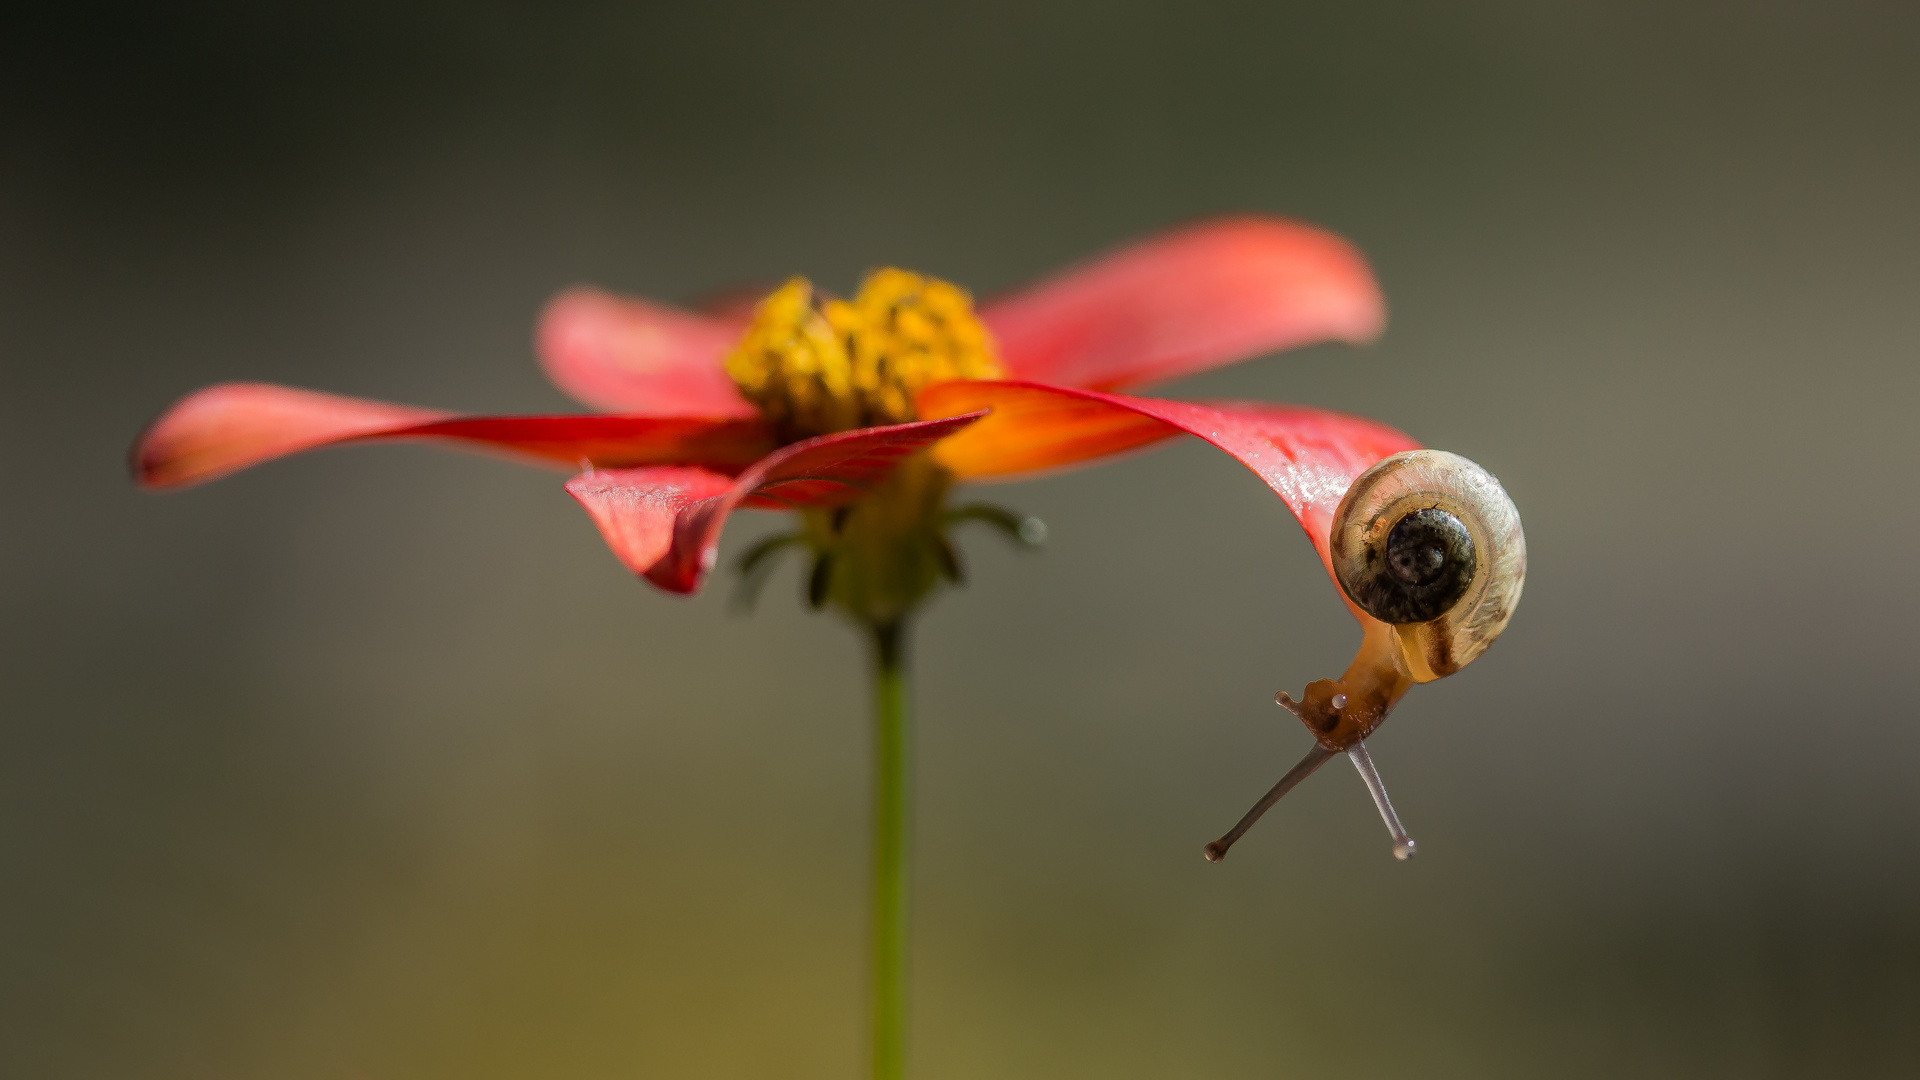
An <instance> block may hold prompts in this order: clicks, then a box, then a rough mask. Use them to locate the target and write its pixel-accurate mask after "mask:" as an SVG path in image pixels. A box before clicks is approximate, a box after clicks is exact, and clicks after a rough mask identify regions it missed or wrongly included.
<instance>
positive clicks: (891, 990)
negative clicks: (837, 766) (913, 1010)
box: [872, 622, 912, 1080]
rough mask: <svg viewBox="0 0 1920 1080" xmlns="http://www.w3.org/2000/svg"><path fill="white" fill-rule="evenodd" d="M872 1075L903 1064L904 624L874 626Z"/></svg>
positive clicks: (879, 1078) (896, 1075)
mask: <svg viewBox="0 0 1920 1080" xmlns="http://www.w3.org/2000/svg"><path fill="white" fill-rule="evenodd" d="M873 701H874V745H873V750H874V753H873V916H872V917H873V974H872V979H873V1076H874V1080H901V1078H902V1077H904V1076H905V1075H906V1064H907V941H908V937H907V905H908V899H909V896H908V892H909V889H908V886H909V881H908V879H909V864H910V859H909V850H910V846H911V845H910V837H909V825H910V821H909V816H910V807H909V804H908V799H909V795H908V790H909V785H910V783H911V772H912V765H911V750H912V747H911V744H910V733H909V731H908V727H907V660H906V626H905V624H904V623H902V622H892V623H886V624H884V625H875V626H874V627H873Z"/></svg>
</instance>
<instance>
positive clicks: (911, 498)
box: [133, 217, 1417, 625]
mask: <svg viewBox="0 0 1920 1080" xmlns="http://www.w3.org/2000/svg"><path fill="white" fill-rule="evenodd" d="M1383 318H1384V310H1383V305H1382V302H1381V299H1380V293H1379V290H1378V288H1377V286H1376V285H1375V283H1374V280H1373V277H1372V274H1371V273H1370V271H1369V270H1368V268H1367V265H1366V263H1365V261H1364V260H1363V259H1362V258H1361V256H1360V255H1359V254H1358V253H1357V252H1356V251H1355V250H1354V249H1353V248H1352V247H1351V246H1350V245H1348V244H1347V243H1346V242H1345V241H1343V240H1341V239H1340V238H1338V237H1336V236H1334V235H1332V234H1330V233H1327V232H1324V231H1322V230H1319V229H1316V228H1312V227H1310V226H1306V225H1302V224H1299V223H1295V222H1289V221H1284V220H1278V219H1271V218H1257V217H1242V218H1232V219H1223V220H1216V221H1211V222H1204V223H1200V224H1197V225H1192V226H1188V227H1186V228H1181V229H1176V230H1173V231H1171V232H1167V233H1164V234H1162V235H1160V236H1157V237H1154V238H1151V239H1148V240H1146V241H1144V242H1142V243H1138V244H1135V245H1133V246H1130V247H1125V248H1122V249H1120V250H1118V251H1116V252H1113V253H1110V254H1108V255H1106V256H1104V257H1101V258H1098V259H1095V260H1093V261H1091V262H1089V263H1086V264H1083V265H1081V266H1078V267H1075V268H1070V269H1068V270H1066V271H1065V272H1062V273H1060V274H1058V275H1056V276H1053V277H1051V278H1048V279H1045V280H1043V281H1041V282H1039V283H1038V284H1036V285H1033V286H1031V287H1029V288H1027V289H1025V290H1022V291H1020V292H1016V293H1014V294H1012V295H1009V296H1006V297H1002V298H998V299H994V300H991V301H989V302H987V303H985V304H984V305H982V306H981V307H980V309H979V312H978V314H977V316H976V315H975V313H974V311H973V306H972V302H971V299H970V298H969V297H968V296H967V294H966V293H964V292H963V291H961V290H960V289H958V288H956V287H954V286H952V285H949V284H947V283H945V282H941V281H938V280H936V279H931V278H924V277H921V276H920V275H917V274H911V273H908V272H906V271H902V270H894V269H886V270H881V271H879V272H877V273H875V274H873V275H872V276H870V277H869V278H868V279H867V281H866V283H865V284H864V285H863V287H862V288H861V290H860V291H859V293H858V294H857V295H856V296H855V297H854V298H853V299H852V300H850V301H843V300H831V299H829V300H826V301H824V302H822V303H818V304H816V302H815V299H814V298H813V296H812V293H811V288H810V286H809V285H808V284H807V283H806V282H805V281H804V280H802V279H795V280H794V281H791V282H788V283H787V284H786V285H784V286H782V287H781V288H780V289H778V290H776V291H775V292H774V293H773V294H772V295H771V296H769V297H767V298H766V299H765V300H764V301H763V302H761V303H760V304H759V305H758V306H757V307H756V308H753V309H751V310H746V309H743V308H742V307H741V306H739V305H735V306H734V309H733V310H731V311H723V312H716V313H701V312H694V311H689V310H684V309H679V308H673V307H668V306H665V305H661V304H657V303H653V302H651V301H645V300H636V299H623V298H617V297H614V296H610V295H608V294H606V293H603V292H600V291H597V290H594V289H587V288H581V289H575V290H572V291H569V292H566V293H564V294H562V295H561V296H559V297H558V298H556V299H555V300H554V301H553V302H552V304H551V305H549V307H548V309H547V311H546V313H545V314H544V316H543V317H542V319H541V323H540V328H539V332H538V346H539V353H540V359H541V362H542V364H543V365H544V367H545V369H546V371H547V373H548V375H549V376H550V377H551V378H552V379H553V380H554V382H555V383H556V384H558V385H559V386H560V388H561V389H563V390H565V391H566V392H568V393H569V394H571V395H572V396H573V397H575V398H577V399H579V400H580V401H582V402H584V403H586V404H588V405H589V406H594V407H598V408H602V409H606V410H608V413H607V414H603V415H555V416H493V417H463V416H453V415H450V414H447V413H444V412H438V411H433V410H426V409H418V408H412V407H407V406H401V405H392V404H386V403H381V402H373V401H365V400H360V399H355V398H346V397H339V396H335V395H330V394H322V393H316V392H313V391H307V390H296V389H292V388H288V387H281V386H273V385H268V384H260V383H228V384H222V385H216V386H212V387H208V388H206V389H203V390H200V391H198V392H196V393H194V394H191V395H189V396H187V397H186V398H184V399H183V400H181V401H180V402H178V403H177V404H175V405H174V406H173V407H172V408H171V409H169V410H168V411H167V412H166V413H165V414H164V415H162V416H161V417H160V418H159V419H157V420H156V421H154V423H153V424H152V425H151V426H150V427H149V428H148V429H147V431H146V432H145V433H144V434H143V435H142V436H141V438H140V440H139V442H138V444H137V445H136V447H135V448H134V453H133V468H134V473H135V476H136V478H137V480H138V482H139V483H140V484H141V485H142V486H144V487H147V488H154V489H163V488H178V487H184V486H188V485H191V484H195V483H199V482H201V481H204V480H208V479H212V478H214V477H217V476H221V475H224V474H226V473H229V472H233V471H235V470H238V469H241V468H245V467H247V466H251V465H255V464H258V463H260V462H263V461H266V460H269V459H272V458H276V457H281V456H284V455H287V454H291V453H295V452H298V451H302V450H310V449H315V448H317V447H322V446H331V445H341V444H348V443H362V442H376V441H392V440H426V441H433V442H439V443H443V444H450V445H454V446H463V447H467V448H474V449H481V450H491V451H504V452H506V453H508V454H510V455H512V456H515V457H518V458H521V459H525V460H529V461H533V462H537V463H543V464H547V465H557V466H560V467H563V468H569V469H575V470H577V471H578V475H576V476H574V477H573V478H572V479H571V480H570V481H568V483H567V485H566V487H567V491H568V492H569V493H570V494H571V495H572V496H573V497H574V498H575V499H576V500H577V501H578V502H579V503H580V505H581V506H582V507H584V508H585V509H586V511H587V513H588V514H589V516H590V517H591V518H592V519H593V521H594V523H595V525H596V526H597V527H598V528H599V530H600V533H601V535H602V536H603V538H604V539H605V540H606V543H607V545H608V547H609V548H611V549H612V551H613V553H614V555H615V556H616V557H618V558H619V560H620V561H621V562H622V563H623V564H624V565H625V566H627V567H628V568H629V569H630V570H632V571H633V572H634V573H636V574H638V575H640V576H642V577H644V578H646V579H647V580H648V581H650V582H652V583H653V584H654V585H656V586H658V587H660V588H662V589H664V590H667V591H669V592H676V593H691V592H694V591H696V590H697V589H698V588H699V587H700V585H701V583H702V582H703V580H704V578H705V577H706V575H707V573H708V572H709V571H710V570H711V568H712V567H713V564H714V559H715V552H716V550H717V546H718V542H719V538H720V533H721V529H722V528H723V527H724V525H725V522H726V519H727V516H728V515H729V514H730V513H731V512H732V511H733V510H734V509H735V508H737V507H741V506H746V507H751V508H760V509H784V510H800V511H802V515H803V519H804V522H803V525H804V527H803V529H802V531H801V532H800V533H797V534H795V535H794V537H793V538H792V539H794V540H796V541H800V540H804V541H805V542H806V543H807V544H808V545H809V546H811V547H813V548H814V549H815V551H816V553H817V556H818V558H817V561H816V566H815V573H814V577H813V591H814V594H815V599H816V601H820V600H824V599H826V598H828V597H831V598H832V599H833V600H834V602H835V603H836V604H837V605H838V606H840V607H842V608H844V609H846V610H847V611H848V612H849V613H851V614H854V615H855V616H856V617H859V618H862V619H865V620H867V621H869V622H875V623H879V622H885V621H888V620H892V619H897V618H900V617H902V616H903V615H904V613H905V612H906V611H908V610H910V609H911V608H912V606H913V605H914V604H915V603H917V602H918V601H919V600H920V599H921V598H922V597H923V596H924V595H925V594H926V592H928V591H929V590H930V589H931V588H932V587H933V586H934V585H935V584H937V582H938V580H939V579H940V578H941V577H942V576H943V575H944V576H948V577H952V576H956V568H955V566H954V565H953V561H952V553H951V549H950V548H949V547H947V546H946V544H945V539H944V535H943V533H944V529H945V526H946V524H948V523H949V522H948V519H946V518H943V517H942V516H941V515H942V514H945V513H949V512H948V511H945V510H944V504H945V497H946V495H947V492H948V488H949V487H950V485H951V484H953V483H954V482H964V481H968V480H978V479H990V478H991V479H1007V478H1014V477H1019V476H1023V475H1028V474H1032V473H1035V472H1040V471H1044V470H1052V469H1057V468H1061V467H1064V466H1069V465H1074V464H1079V463H1083V462H1087V461H1090V460H1093V459H1097V458H1103V457H1108V456H1112V455H1114V454H1118V453H1122V452H1125V451H1130V450H1135V449H1139V448H1141V447H1145V446H1148V445H1150V444H1153V443H1157V442H1160V441H1162V440H1165V439H1168V438H1171V437H1173V436H1175V435H1178V434H1181V433H1188V434H1193V435H1197V436H1199V437H1200V438H1202V439H1204V440H1206V441H1208V442H1210V443H1212V444H1213V445H1215V446H1218V447H1219V448H1221V449H1222V450H1225V451H1226V452H1227V453H1229V454H1231V455H1233V456H1234V457H1236V458H1238V459H1239V460H1240V461H1241V462H1243V463H1245V464H1246V465H1247V466H1248V467H1249V468H1251V469H1252V470H1253V471H1254V472H1255V473H1256V474H1258V475H1259V476H1260V478H1261V479H1263V480H1265V481H1266V482H1267V484H1268V485H1269V486H1270V487H1272V488H1273V490H1274V491H1275V492H1276V493H1278V494H1279V495H1280V497H1281V499H1282V500H1284V501H1285V502H1286V504H1287V505H1288V507H1289V508H1291V509H1292V510H1293V512H1294V513H1295V515H1296V516H1297V517H1298V518H1299V520H1300V522H1301V524H1302V526H1303V527H1304V528H1305V529H1306V531H1307V534H1308V536H1309V537H1310V538H1311V539H1312V540H1313V543H1314V545H1315V547H1316V548H1317V549H1318V550H1319V551H1320V554H1321V557H1322V560H1323V561H1325V560H1326V559H1327V558H1328V547H1327V544H1328V533H1329V524H1330V521H1331V516H1332V513H1333V511H1334V508H1335V507H1336V506H1337V505H1338V503H1339V501H1340V498H1341V496H1342V494H1343V493H1344V492H1345V491H1346V490H1347V487H1348V485H1349V484H1350V483H1351V482H1352V480H1353V478H1354V477H1355V476H1357V475H1358V474H1359V473H1360V472H1362V471H1363V470H1365V469H1366V468H1367V467H1368V466H1370V465H1372V464H1373V463H1375V462H1376V461H1379V460H1380V459H1382V458H1384V457H1386V456H1387V455H1389V454H1392V453H1395V452H1397V451H1401V450H1406V449H1410V448H1412V447H1414V446H1416V445H1417V444H1415V443H1414V442H1413V441H1412V440H1411V439H1409V438H1408V437H1407V436H1405V435H1403V434H1401V433H1400V432H1398V431H1395V430H1393V429H1392V428H1389V427H1386V426H1383V425H1380V424H1376V423H1373V422H1371V421H1367V420H1362V419H1359V418H1356V417H1351V416H1344V415H1341V414H1337V413H1332V412H1327V411H1324V410H1319V409H1310V408H1303V407H1298V406H1289V405H1272V404H1252V403H1212V404H1196V403H1188V402H1176V401H1166V400H1157V399H1151V398H1139V397H1130V396H1123V395H1121V394H1118V393H1115V391H1119V390H1124V389H1129V388H1133V387H1137V386H1140V385H1142V384H1146V383H1151V382H1157V381H1163V380H1166V379H1171V378H1175V377H1178V376H1181V375H1187V374H1191V373H1194V372H1199V371H1203V370H1206V369H1209V368H1212V367H1216V366H1220V365H1223V364H1227V363H1233V362H1236V361H1239V360H1243V359H1246V358H1248V357H1250V356H1254V355H1257V354H1260V353H1263V352H1268V351H1272V350H1276V349H1282V348H1288V347H1292V346H1297V345H1303V344H1308V343H1312V342H1317V341H1327V340H1342V341H1349V342H1364V341H1367V340H1370V339H1371V338H1373V337H1374V336H1375V335H1377V334H1378V332H1379V330H1380V328H1381V325H1382V322H1383ZM922 451H926V453H922ZM783 539H784V538H783ZM1329 566H1330V564H1329ZM1349 606H1350V607H1351V606H1352V605H1351V604H1349ZM1353 610H1354V614H1355V616H1356V617H1357V618H1359V619H1361V621H1362V623H1363V625H1367V624H1370V623H1372V622H1373V621H1374V620H1372V619H1371V618H1370V617H1368V616H1366V615H1365V614H1364V613H1362V612H1360V611H1359V610H1358V609H1357V608H1354V609H1353Z"/></svg>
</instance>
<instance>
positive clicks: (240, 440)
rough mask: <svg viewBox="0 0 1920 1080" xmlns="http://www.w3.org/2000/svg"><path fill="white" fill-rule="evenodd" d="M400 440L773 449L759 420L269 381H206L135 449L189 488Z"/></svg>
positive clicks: (617, 454)
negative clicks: (570, 409)
mask: <svg viewBox="0 0 1920 1080" xmlns="http://www.w3.org/2000/svg"><path fill="white" fill-rule="evenodd" d="M399 439H424V440H434V441H445V442H449V443H452V444H453V445H456V446H465V447H469V448H477V449H485V450H493V451H505V452H508V453H511V454H514V455H516V456H522V457H530V458H533V459H536V460H538V461H541V462H543V463H547V464H558V465H562V466H565V467H567V468H575V467H577V466H579V464H580V463H581V462H582V461H586V462H589V463H592V464H594V465H597V466H632V465H653V464H676V465H679V464H692V465H703V466H707V467H710V468H714V469H717V470H719V471H722V472H726V473H734V472H738V471H739V470H741V469H744V468H746V467H747V466H748V465H751V464H752V463H753V462H754V461H756V460H758V459H759V458H760V457H761V456H762V455H763V454H765V453H766V452H767V451H768V450H770V449H771V448H772V447H773V439H772V436H771V435H770V434H769V433H768V431H767V429H766V426H765V425H763V424H761V423H760V422H759V421H757V420H725V419H722V420H707V419H692V418H682V417H647V416H473V417H451V418H449V417H448V414H446V413H443V412H436V411H432V410H428V409H416V408H410V407H408V406H404V405H390V404H387V403H385V402H380V401H365V400H362V399H359V398H349V397H340V396H338V395H334V394H322V393H316V392H314V391H312V390H296V389H293V388H291V387H285V386H272V385H269V384H265V383H227V384H223V385H220V386H210V387H208V388H206V389H205V390H201V391H199V392H197V393H194V394H190V395H188V396H187V397H186V398H184V399H182V400H181V401H180V402H179V403H178V404H176V405H174V406H173V408H171V409H169V410H167V412H166V413H165V415H163V416H161V417H160V418H159V419H158V420H156V421H154V422H153V424H152V425H151V426H149V427H148V428H147V430H146V432H145V434H143V435H142V436H141V437H140V441H139V442H138V443H137V444H136V445H135V447H134V451H133V470H134V476H135V478H136V479H137V480H138V481H139V483H140V484H141V486H143V487H148V488H176V487H185V486H187V485H190V484H196V483H200V482H201V481H205V480H211V479H213V478H214V477H217V476H223V475H225V474H227V473H230V472H233V471H235V470H237V469H243V468H246V467H247V466H249V465H257V464H259V463H260V462H263V461H268V460H270V459H273V458H277V457H283V456H285V455H287V454H292V453H297V452H299V451H302V450H312V449H315V448H316V447H321V446H331V445H338V444H341V443H351V442H374V441H386V440H399Z"/></svg>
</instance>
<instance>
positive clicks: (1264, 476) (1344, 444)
mask: <svg viewBox="0 0 1920 1080" xmlns="http://www.w3.org/2000/svg"><path fill="white" fill-rule="evenodd" d="M919 406H920V410H921V413H922V415H927V416H940V415H943V414H950V413H959V412H969V413H971V412H975V411H977V410H980V409H988V410H991V412H990V413H989V414H988V416H987V417H986V419H984V420H982V421H980V422H979V423H977V424H975V425H973V426H972V427H971V428H969V429H967V430H966V431H963V432H960V433H958V434H956V435H955V436H954V437H953V438H951V439H948V440H947V441H946V442H944V443H942V444H941V445H940V446H939V447H937V448H936V449H935V451H934V455H935V457H936V458H937V459H938V460H939V461H940V463H941V464H943V465H945V466H946V467H948V468H949V469H952V470H953V471H954V472H955V473H956V474H957V475H958V476H960V477H961V478H963V479H986V478H995V477H1000V478H1013V477H1014V476H1017V475H1020V474H1024V473H1030V472H1033V471H1037V470H1044V469H1055V468H1061V467H1065V466H1068V465H1073V464H1078V463H1081V462H1086V461H1091V460H1093V459H1095V458H1099V457H1104V456H1107V455H1109V454H1112V453H1115V452H1119V451H1123V450H1127V449H1132V448H1134V447H1139V446H1145V445H1149V444H1151V443H1154V442H1157V441H1159V440H1162V439H1166V438H1170V437H1172V436H1174V435H1178V434H1181V433H1185V434H1189V435H1197V436H1199V437H1200V438H1202V439H1205V440H1206V441H1207V442H1210V443H1212V444H1213V445H1215V446H1217V447H1219V448H1220V449H1222V450H1224V451H1226V452H1227V453H1229V454H1231V455H1233V457H1234V458H1236V459H1237V460H1239V462H1240V463H1241V464H1243V465H1245V466H1246V467H1247V468H1249V469H1251V470H1253V472H1254V474H1255V475H1257V476H1259V477H1260V479H1261V480H1263V481H1265V482H1266V484H1267V486H1268V487H1270V488H1272V489H1273V490H1274V492H1275V494H1277V495H1279V496H1280V499H1281V501H1282V502H1284V503H1286V504H1287V508H1288V509H1289V510H1292V511H1293V514H1294V517H1295V518H1297V519H1298V520H1299V522H1300V526H1301V528H1303V529H1305V530H1306V533H1307V537H1308V538H1309V539H1310V540H1312V541H1313V546H1314V549H1315V550H1317V551H1318V552H1319V553H1320V559H1321V562H1322V563H1323V564H1325V565H1326V566H1327V573H1328V575H1329V576H1331V575H1332V573H1333V570H1332V563H1331V562H1330V561H1329V555H1328V549H1327V545H1328V543H1329V541H1330V537H1331V535H1332V526H1333V514H1334V511H1335V510H1337V509H1339V506H1340V499H1341V497H1342V496H1344V495H1345V494H1346V493H1347V488H1349V487H1351V486H1352V485H1353V481H1354V478H1355V477H1357V476H1359V475H1360V474H1361V473H1363V472H1365V471H1366V470H1367V469H1368V468H1369V467H1371V466H1372V465H1373V464H1374V463H1375V462H1377V461H1379V460H1380V459H1382V458H1384V457H1387V456H1388V455H1390V454H1397V453H1399V452H1400V451H1402V450H1412V449H1416V448H1418V447H1419V445H1420V444H1419V443H1417V442H1415V441H1414V440H1413V439H1412V438H1410V437H1409V436H1408V435H1406V434H1405V433H1404V432H1401V431H1398V430H1396V429H1394V428H1391V427H1388V426H1387V425H1385V424H1381V423H1376V422H1374V421H1372V420H1366V419H1362V418H1360V417H1357V416H1348V415H1346V414H1344V413H1337V412H1330V411H1328V410H1325V409H1314V408H1308V407H1306V406H1301V405H1279V404H1267V403H1261V402H1215V403H1211V404H1194V403H1192V402H1185V401H1165V400H1160V399H1157V398H1138V397H1123V396H1121V395H1119V394H1103V393H1099V392H1097V391H1093V390H1070V389H1067V388H1064V387H1058V386H1041V385H1038V384H1034V383H1018V382H985V381H982V382H949V383H941V384H938V385H935V386H930V387H928V388H927V389H925V390H923V391H921V392H920V397H919Z"/></svg>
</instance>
